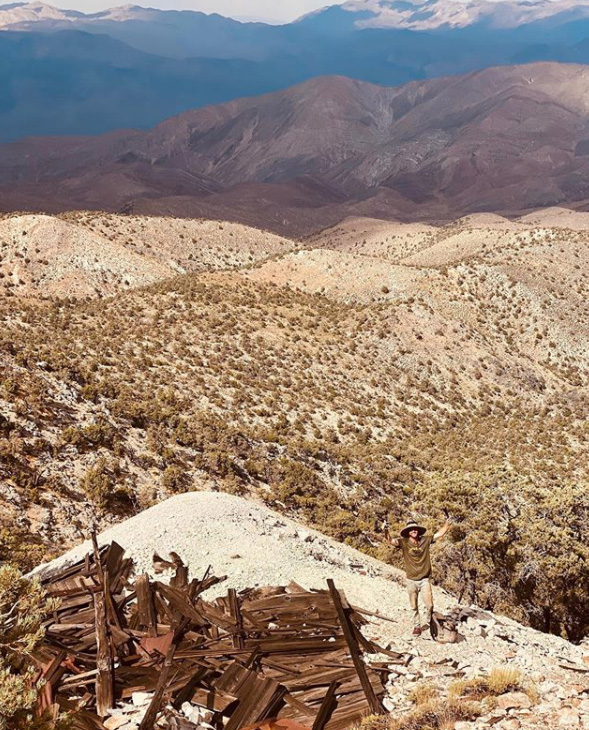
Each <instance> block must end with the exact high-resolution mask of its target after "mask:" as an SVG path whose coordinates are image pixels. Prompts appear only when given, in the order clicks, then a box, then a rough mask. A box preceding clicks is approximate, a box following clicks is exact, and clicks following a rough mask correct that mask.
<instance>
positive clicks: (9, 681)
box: [0, 565, 65, 730]
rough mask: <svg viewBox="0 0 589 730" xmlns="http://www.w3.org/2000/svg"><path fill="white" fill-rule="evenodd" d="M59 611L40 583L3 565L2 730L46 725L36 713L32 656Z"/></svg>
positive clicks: (0, 569)
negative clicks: (48, 620)
mask: <svg viewBox="0 0 589 730" xmlns="http://www.w3.org/2000/svg"><path fill="white" fill-rule="evenodd" d="M56 608H57V604H56V602H55V601H53V600H48V599H47V596H46V595H45V593H44V591H43V590H42V588H41V586H40V585H39V583H38V582H37V581H35V580H29V579H27V578H24V577H23V576H22V574H21V573H20V572H19V571H18V569H17V568H15V567H13V566H10V565H3V566H0V730H36V729H37V728H39V730H40V729H41V728H42V727H43V726H44V724H45V723H44V722H43V719H42V718H41V719H38V718H36V717H35V712H34V711H35V706H36V703H37V697H38V688H37V686H36V685H35V682H34V676H35V673H36V669H35V667H34V665H33V662H32V661H31V653H32V651H33V650H34V649H35V647H36V646H37V645H38V644H39V643H40V642H41V641H42V639H43V636H44V630H43V621H44V620H45V618H46V617H47V616H48V615H50V614H51V612H52V611H54V610H55V609H56ZM64 720H65V719H64ZM62 726H63V725H62Z"/></svg>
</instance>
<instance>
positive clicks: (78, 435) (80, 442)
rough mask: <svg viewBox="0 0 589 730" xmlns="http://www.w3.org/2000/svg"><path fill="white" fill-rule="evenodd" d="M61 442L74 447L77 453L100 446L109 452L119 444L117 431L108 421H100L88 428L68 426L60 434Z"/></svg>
mask: <svg viewBox="0 0 589 730" xmlns="http://www.w3.org/2000/svg"><path fill="white" fill-rule="evenodd" d="M62 441H63V443H65V444H71V445H72V446H75V447H76V448H77V449H78V450H79V451H86V450H88V449H93V448H97V447H99V446H102V447H103V448H105V449H110V450H111V451H112V450H113V449H114V448H115V446H116V444H117V443H118V442H119V435H118V433H117V429H116V428H115V427H114V426H113V425H112V424H111V423H109V422H108V421H106V420H104V419H100V420H99V421H97V422H96V423H92V424H90V425H89V426H82V427H79V426H70V427H69V428H66V429H65V430H64V431H63V433H62Z"/></svg>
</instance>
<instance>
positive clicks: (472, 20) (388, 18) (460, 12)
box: [320, 0, 589, 30]
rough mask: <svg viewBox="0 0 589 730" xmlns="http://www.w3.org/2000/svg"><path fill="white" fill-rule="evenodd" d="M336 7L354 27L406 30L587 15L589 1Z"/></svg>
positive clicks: (436, 0)
mask: <svg viewBox="0 0 589 730" xmlns="http://www.w3.org/2000/svg"><path fill="white" fill-rule="evenodd" d="M339 7H340V9H341V10H343V11H344V12H348V13H351V14H353V15H358V16H359V17H358V20H356V21H355V26H356V27H357V28H405V29H410V30H435V29H437V28H443V27H447V28H465V27H468V26H471V25H476V24H478V23H485V24H488V25H490V26H491V27H496V28H514V27H517V26H519V25H524V24H526V23H532V22H535V21H538V20H545V19H549V18H551V17H553V16H556V15H560V14H562V13H575V12H577V13H578V14H580V15H583V16H587V15H589V0H536V1H534V2H526V1H525V0H523V1H522V0H519V1H518V0H499V1H493V0H421V1H420V0H348V2H345V3H344V4H343V5H340V6H339ZM320 12H325V10H324V11H320Z"/></svg>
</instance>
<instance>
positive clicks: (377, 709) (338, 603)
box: [327, 578, 385, 715]
mask: <svg viewBox="0 0 589 730" xmlns="http://www.w3.org/2000/svg"><path fill="white" fill-rule="evenodd" d="M327 585H328V586H329V592H330V594H331V598H332V600H333V605H334V606H335V609H336V611H337V615H338V618H339V621H340V624H341V627H342V629H343V632H344V637H345V639H346V643H347V645H348V650H349V652H350V655H351V657H352V661H353V662H354V666H355V667H356V671H357V673H358V677H359V679H360V683H361V684H362V688H363V690H364V694H365V695H366V699H367V700H368V704H369V706H370V709H371V710H372V712H373V713H374V714H375V715H381V714H384V713H385V708H384V707H383V704H382V702H381V701H380V700H379V699H378V697H377V696H376V694H375V692H374V689H373V687H372V684H371V683H370V680H369V679H368V675H367V674H366V665H365V664H364V662H363V661H362V657H361V656H360V650H359V648H358V642H357V640H356V636H355V635H354V631H353V628H352V626H351V625H350V622H349V620H348V617H347V615H346V612H345V611H344V607H343V605H342V600H341V596H340V594H339V591H338V590H337V588H336V587H335V583H334V582H333V580H332V579H331V578H329V579H328V580H327Z"/></svg>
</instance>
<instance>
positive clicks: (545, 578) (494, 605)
mask: <svg viewBox="0 0 589 730" xmlns="http://www.w3.org/2000/svg"><path fill="white" fill-rule="evenodd" d="M415 499H416V501H415V507H416V509H417V510H418V511H419V512H420V513H422V514H430V515H431V514H439V512H440V510H441V509H442V508H444V509H447V510H449V511H450V513H451V514H452V515H453V517H454V519H455V520H456V525H455V527H454V529H453V531H452V533H451V535H450V539H449V540H448V542H447V544H446V545H445V546H444V548H441V549H440V554H439V555H438V558H437V559H436V575H437V577H438V579H439V580H440V582H441V583H442V584H443V585H444V586H445V587H446V588H448V589H449V590H451V591H453V592H454V593H456V594H458V596H459V598H461V599H462V600H467V601H469V602H472V603H477V604H478V605H480V606H483V607H486V608H489V609H492V610H495V611H499V612H504V613H507V614H509V615H511V616H513V617H514V618H517V619H519V620H523V621H525V622H528V623H530V624H531V625H532V626H534V627H536V628H539V629H541V630H544V631H550V632H553V633H558V634H561V635H563V636H565V637H567V638H569V639H571V640H573V641H575V640H580V639H581V638H582V637H583V636H584V635H586V633H587V631H589V616H588V615H587V612H586V610H585V608H584V606H585V605H586V603H587V601H589V547H588V546H587V542H586V540H585V538H584V536H585V535H586V534H587V530H588V529H589V495H588V494H587V489H586V487H585V486H584V485H583V484H575V483H560V484H559V485H558V486H555V487H554V488H551V489H549V488H541V487H538V486H537V485H535V484H534V482H533V481H531V480H530V479H526V478H523V477H521V476H519V475H518V474H516V473H514V472H513V471H511V470H508V469H503V468H499V469H490V470H487V471H486V472H479V473H464V472H455V473H450V474H449V473H445V474H435V475H430V476H428V477H427V478H425V479H424V480H423V481H422V482H421V483H420V484H419V485H418V486H417V488H416V490H415Z"/></svg>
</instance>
